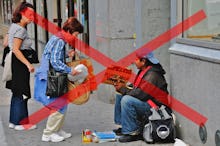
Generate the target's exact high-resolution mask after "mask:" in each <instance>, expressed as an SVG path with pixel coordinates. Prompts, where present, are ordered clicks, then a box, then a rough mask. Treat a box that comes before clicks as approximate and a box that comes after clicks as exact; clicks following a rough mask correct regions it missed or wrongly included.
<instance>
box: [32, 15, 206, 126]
mask: <svg viewBox="0 0 220 146" xmlns="http://www.w3.org/2000/svg"><path fill="white" fill-rule="evenodd" d="M36 15H37V17H40V18H42V17H41V16H39V15H38V14H36ZM204 18H205V13H204V12H203V11H199V12H197V13H196V14H194V15H193V16H191V17H189V18H188V19H187V20H185V21H183V23H180V24H178V25H177V26H176V27H174V28H172V29H170V30H169V31H167V32H166V33H164V34H162V35H160V36H159V37H157V38H155V39H154V40H152V41H150V42H149V43H147V44H146V45H144V46H143V47H141V48H140V49H138V51H140V52H142V53H148V52H150V51H152V50H154V49H156V48H157V47H159V46H161V45H162V44H164V43H166V42H168V41H169V40H170V39H172V38H173V37H175V36H177V35H179V34H181V33H182V31H185V30H187V29H188V28H190V27H192V26H193V25H195V24H196V23H198V22H200V21H201V20H202V19H204ZM39 20H41V22H46V19H39V18H38V21H36V22H37V23H38V22H39ZM189 22H190V23H189ZM39 23H40V22H39ZM48 23H49V22H48ZM183 24H184V25H186V26H187V27H184V29H182V25H183ZM45 26H46V25H45V23H43V24H42V27H43V28H46V29H47V27H45ZM53 26H55V25H54V24H53V23H49V27H50V28H53ZM55 28H57V26H55ZM180 28H181V29H180ZM58 30H59V29H49V31H51V32H53V33H56V32H57V31H58ZM67 35H68V34H67ZM79 41H80V40H79ZM80 43H82V44H83V42H82V41H80ZM151 45H152V46H151ZM80 46H82V45H80ZM84 47H86V48H88V49H90V51H88V52H89V53H91V54H87V55H88V56H90V57H92V58H93V59H94V60H96V61H98V62H100V63H101V64H103V65H105V66H108V65H109V64H116V63H115V62H114V61H112V60H111V59H109V58H108V57H107V56H105V55H102V53H100V52H98V51H97V50H95V49H94V48H92V47H89V46H88V45H86V44H85V45H84ZM145 47H147V48H148V49H144V50H143V48H145ZM149 48H150V49H149ZM80 50H82V49H80ZM93 52H95V53H93ZM136 52H137V51H136ZM136 52H134V53H132V54H130V55H129V56H127V57H129V60H132V59H133V58H134V56H135V53H136ZM85 54H86V52H85ZM127 57H125V58H123V59H121V60H120V61H119V62H118V63H119V65H124V66H127V64H129V63H130V62H128V61H127V59H126V58H127ZM100 58H101V59H100ZM103 73H104V71H103V72H101V73H99V74H98V75H96V77H97V79H99V80H97V83H98V84H99V83H101V79H102V77H103ZM65 96H66V95H65ZM65 96H64V97H65ZM76 98H77V97H76ZM54 103H56V101H55V102H54ZM66 104H67V103H66ZM64 105H65V103H64ZM64 105H63V106H64ZM180 106H181V105H180ZM182 107H183V106H182ZM186 108H187V109H188V111H189V112H188V114H186V115H185V116H187V117H189V119H190V120H192V121H193V122H195V120H194V117H190V116H189V114H190V111H192V109H190V108H189V107H187V106H186ZM181 110H186V109H185V107H183V108H182V109H181ZM177 111H178V110H177ZM178 112H180V111H178ZM180 113H181V112H180ZM39 114H42V113H41V112H36V113H35V114H32V115H31V116H30V119H36V117H39V116H38V115H39ZM49 114H50V113H48V114H47V115H45V116H44V118H46V117H47V116H48V115H49ZM42 115H43V114H42ZM194 116H196V115H194ZM31 117H32V118H31ZM198 117H200V116H198ZM202 119H203V118H198V120H199V121H200V122H196V124H198V123H201V122H203V121H202ZM41 120H43V119H39V121H41ZM36 123H37V122H36Z"/></svg>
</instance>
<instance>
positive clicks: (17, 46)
mask: <svg viewBox="0 0 220 146" xmlns="http://www.w3.org/2000/svg"><path fill="white" fill-rule="evenodd" d="M22 41H23V40H22V39H20V38H14V39H13V48H12V52H13V53H14V55H15V56H16V57H17V58H18V59H19V60H20V61H21V62H22V63H24V64H25V65H26V66H27V68H28V70H29V72H34V67H33V65H32V64H31V63H30V62H29V61H28V60H27V59H26V58H25V57H24V55H23V54H22V52H21V51H20V47H21V45H22Z"/></svg>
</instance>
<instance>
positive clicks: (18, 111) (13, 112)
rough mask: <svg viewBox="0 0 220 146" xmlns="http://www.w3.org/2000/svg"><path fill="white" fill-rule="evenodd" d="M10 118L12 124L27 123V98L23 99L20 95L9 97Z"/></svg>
mask: <svg viewBox="0 0 220 146" xmlns="http://www.w3.org/2000/svg"><path fill="white" fill-rule="evenodd" d="M10 106H11V107H10V119H9V122H10V123H12V124H14V125H21V123H20V122H21V121H22V124H27V123H28V119H27V118H28V109H27V100H24V99H23V97H22V96H18V97H17V96H13V95H12V98H11V105H10ZM24 119H26V120H25V121H24Z"/></svg>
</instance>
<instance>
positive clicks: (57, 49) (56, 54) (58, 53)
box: [50, 39, 79, 75]
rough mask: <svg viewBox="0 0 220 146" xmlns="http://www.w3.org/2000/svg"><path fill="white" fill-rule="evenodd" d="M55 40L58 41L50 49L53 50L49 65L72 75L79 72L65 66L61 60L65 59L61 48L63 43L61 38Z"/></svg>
mask: <svg viewBox="0 0 220 146" xmlns="http://www.w3.org/2000/svg"><path fill="white" fill-rule="evenodd" d="M57 41H58V42H57V43H56V45H55V46H54V48H53V49H52V50H53V51H52V52H51V58H50V63H51V65H52V66H53V68H54V69H55V70H56V71H59V72H63V73H68V74H72V75H76V74H78V73H79V72H77V71H76V70H74V69H72V68H71V67H69V66H67V65H66V64H65V63H64V62H63V60H64V59H65V55H64V50H63V47H64V45H65V43H64V42H63V41H62V40H61V39H59V40H57Z"/></svg>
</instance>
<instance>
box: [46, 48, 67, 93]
mask: <svg viewBox="0 0 220 146" xmlns="http://www.w3.org/2000/svg"><path fill="white" fill-rule="evenodd" d="M63 49H64V53H63V55H64V56H65V46H64V47H63ZM64 63H66V60H65V57H64ZM67 80H68V78H67V73H61V72H57V71H55V69H54V68H53V67H52V65H51V64H50V60H49V70H48V72H47V88H46V95H47V96H50V97H59V96H62V95H64V94H65V93H66V92H67V91H68V86H67Z"/></svg>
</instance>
